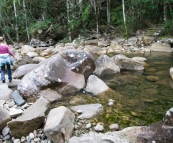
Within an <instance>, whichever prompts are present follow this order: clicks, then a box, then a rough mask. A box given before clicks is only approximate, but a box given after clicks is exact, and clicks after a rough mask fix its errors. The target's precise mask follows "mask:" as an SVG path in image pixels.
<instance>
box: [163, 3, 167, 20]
mask: <svg viewBox="0 0 173 143" xmlns="http://www.w3.org/2000/svg"><path fill="white" fill-rule="evenodd" d="M163 12H164V22H166V21H167V4H166V2H165V1H164V6H163Z"/></svg>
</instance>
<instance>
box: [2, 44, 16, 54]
mask: <svg viewBox="0 0 173 143" xmlns="http://www.w3.org/2000/svg"><path fill="white" fill-rule="evenodd" d="M7 53H8V54H10V55H11V56H14V55H13V53H12V52H11V50H10V48H9V47H8V45H5V44H1V45H0V54H7Z"/></svg>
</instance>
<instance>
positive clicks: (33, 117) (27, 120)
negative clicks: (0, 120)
mask: <svg viewBox="0 0 173 143" xmlns="http://www.w3.org/2000/svg"><path fill="white" fill-rule="evenodd" d="M49 106H50V103H49V102H48V101H47V100H46V99H44V98H43V97H41V98H40V99H38V100H37V101H36V102H35V103H34V104H33V105H32V106H30V107H29V108H27V109H26V110H25V111H24V112H23V114H22V115H21V116H19V117H18V118H16V119H15V120H13V121H10V122H8V127H9V128H10V131H11V134H12V135H13V136H14V137H15V138H19V137H22V136H26V135H28V134H29V133H30V132H31V131H33V130H35V129H38V128H39V127H40V126H41V125H42V124H43V123H44V120H45V113H46V111H47V110H48V109H49Z"/></svg>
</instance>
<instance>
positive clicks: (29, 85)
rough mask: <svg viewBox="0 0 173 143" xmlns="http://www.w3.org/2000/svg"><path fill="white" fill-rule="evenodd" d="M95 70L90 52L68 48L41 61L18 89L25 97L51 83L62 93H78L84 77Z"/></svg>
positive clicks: (83, 82)
mask: <svg viewBox="0 0 173 143" xmlns="http://www.w3.org/2000/svg"><path fill="white" fill-rule="evenodd" d="M94 70H95V62H94V58H93V57H92V56H91V55H90V54H89V53H87V52H85V51H81V50H66V51H63V52H61V53H58V54H56V55H54V56H52V57H50V58H49V59H46V60H45V61H43V62H41V63H40V64H39V66H38V68H36V69H34V70H32V71H31V72H29V73H28V74H26V75H25V76H24V77H23V78H22V80H21V81H20V83H19V84H18V87H17V89H18V90H19V92H20V93H21V94H22V95H23V96H25V97H29V96H31V95H33V94H37V93H38V92H39V91H40V89H41V88H42V87H46V86H49V85H52V86H53V85H55V86H56V89H58V90H59V92H60V94H62V93H64V94H65V95H66V94H76V92H77V91H80V90H81V89H82V88H83V86H84V84H85V81H84V79H85V78H87V77H88V76H89V75H90V74H91V73H92V72H93V71H94ZM74 77H75V78H74ZM84 77H85V78H84ZM69 87H70V88H69ZM71 89H73V90H71ZM66 91H67V92H66ZM72 91H74V92H72Z"/></svg>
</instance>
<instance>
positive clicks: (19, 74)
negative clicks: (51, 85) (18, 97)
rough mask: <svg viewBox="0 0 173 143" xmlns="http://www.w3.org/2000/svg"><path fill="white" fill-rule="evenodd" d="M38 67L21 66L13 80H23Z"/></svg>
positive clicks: (31, 65) (15, 72)
mask: <svg viewBox="0 0 173 143" xmlns="http://www.w3.org/2000/svg"><path fill="white" fill-rule="evenodd" d="M36 67H38V65H37V64H26V65H22V66H19V67H18V68H17V69H16V70H15V71H14V72H13V75H12V76H13V78H14V79H15V78H19V79H20V78H22V77H23V76H24V75H25V74H27V73H29V72H30V71H31V70H33V69H35V68H36Z"/></svg>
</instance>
